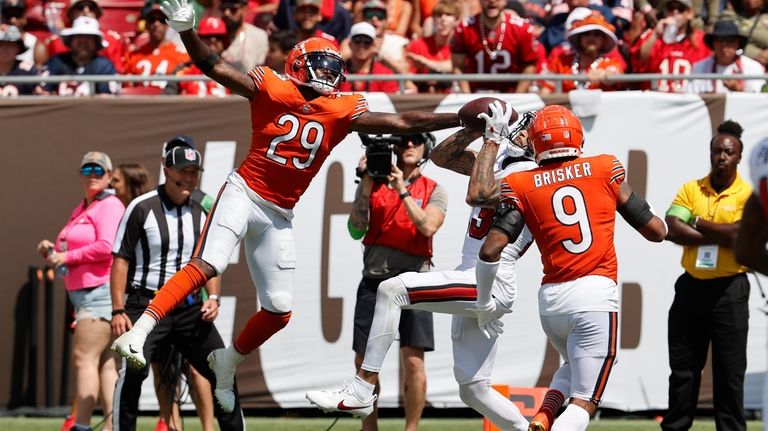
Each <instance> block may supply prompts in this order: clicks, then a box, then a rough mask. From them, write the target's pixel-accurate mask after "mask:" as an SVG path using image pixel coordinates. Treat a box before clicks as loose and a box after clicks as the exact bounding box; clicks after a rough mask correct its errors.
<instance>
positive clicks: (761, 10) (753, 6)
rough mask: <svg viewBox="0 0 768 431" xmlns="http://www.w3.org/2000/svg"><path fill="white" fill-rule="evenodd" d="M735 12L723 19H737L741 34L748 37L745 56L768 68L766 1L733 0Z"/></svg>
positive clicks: (729, 11)
mask: <svg viewBox="0 0 768 431" xmlns="http://www.w3.org/2000/svg"><path fill="white" fill-rule="evenodd" d="M731 3H732V5H733V10H726V11H724V12H723V14H722V16H723V18H732V19H735V20H736V22H737V23H738V24H739V29H740V30H741V34H743V35H744V36H746V37H747V46H746V47H744V55H746V56H747V57H749V58H751V59H754V60H756V61H757V62H758V63H760V64H762V65H763V66H764V67H768V11H766V4H765V0H731Z"/></svg>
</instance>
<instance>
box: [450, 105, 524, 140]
mask: <svg viewBox="0 0 768 431" xmlns="http://www.w3.org/2000/svg"><path fill="white" fill-rule="evenodd" d="M495 101H499V102H501V103H504V101H503V100H501V99H497V98H496V97H481V98H479V99H475V100H472V101H470V102H467V103H466V104H465V105H464V106H462V107H461V109H459V118H460V119H461V122H462V124H464V126H465V127H468V128H470V129H472V130H477V131H478V132H482V131H484V130H485V120H481V119H480V118H477V116H478V115H479V114H481V113H483V112H485V113H486V114H488V115H491V110H490V108H489V107H488V106H489V105H490V104H491V103H493V102H495ZM517 117H518V115H517V111H515V110H514V109H513V110H512V117H511V118H510V119H509V124H513V123H514V122H515V121H517Z"/></svg>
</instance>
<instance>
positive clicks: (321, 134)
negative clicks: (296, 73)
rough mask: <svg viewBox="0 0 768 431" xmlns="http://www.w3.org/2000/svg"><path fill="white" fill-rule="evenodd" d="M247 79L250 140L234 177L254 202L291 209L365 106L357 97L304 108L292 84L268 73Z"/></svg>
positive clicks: (258, 71) (260, 70)
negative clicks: (252, 85)
mask: <svg viewBox="0 0 768 431" xmlns="http://www.w3.org/2000/svg"><path fill="white" fill-rule="evenodd" d="M248 75H249V76H250V77H251V79H253V82H254V83H255V84H256V90H257V91H256V94H255V95H254V96H253V99H252V100H251V102H250V103H251V125H252V129H253V130H252V133H253V135H252V138H251V148H250V149H249V150H248V155H247V156H246V158H245V160H244V161H243V163H242V164H241V165H240V167H239V168H238V169H237V172H238V173H239V174H240V176H242V177H243V179H244V180H245V182H246V183H247V184H248V186H249V187H250V188H251V189H252V190H253V191H255V192H256V193H258V194H259V196H261V197H262V198H264V199H265V200H267V201H269V202H272V203H274V204H276V205H278V206H280V207H281V208H286V209H291V208H293V207H294V206H295V205H296V202H297V201H298V200H299V198H300V197H301V195H302V194H303V193H304V191H305V190H306V189H307V187H309V183H310V181H312V178H314V176H315V175H316V174H317V172H318V171H319V170H320V167H321V166H322V165H323V162H324V161H325V159H326V158H327V157H328V155H329V154H330V152H331V150H332V149H333V148H334V147H335V146H336V145H338V144H339V142H341V141H342V140H343V139H344V138H345V137H346V136H347V134H348V133H349V126H350V124H352V121H354V120H355V119H356V118H357V117H358V116H360V114H362V113H364V112H366V111H368V103H367V102H366V101H365V98H364V97H363V96H362V95H361V94H357V93H333V94H331V95H329V96H319V97H317V98H316V99H314V100H312V101H309V102H307V101H305V99H304V97H303V96H302V95H301V93H300V92H299V90H298V88H296V85H295V84H294V83H293V82H291V81H290V80H289V79H288V78H285V77H284V76H282V75H278V74H277V73H276V72H274V71H273V70H272V69H270V68H269V67H266V66H260V67H256V68H254V69H253V70H251V71H250V72H249V73H248Z"/></svg>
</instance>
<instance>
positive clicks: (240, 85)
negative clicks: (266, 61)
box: [160, 0, 256, 99]
mask: <svg viewBox="0 0 768 431" xmlns="http://www.w3.org/2000/svg"><path fill="white" fill-rule="evenodd" d="M160 10H162V11H163V13H164V14H165V16H166V17H167V18H168V25H170V26H171V28H173V29H174V30H176V32H177V33H179V35H180V36H181V41H182V42H184V47H185V48H187V53H188V54H189V57H190V58H191V59H192V61H193V62H194V63H195V65H196V66H197V67H198V68H200V70H201V71H202V72H203V73H204V74H206V75H207V76H209V77H210V78H211V79H213V80H214V81H216V82H218V83H219V84H221V85H223V86H225V87H227V88H229V89H230V91H232V92H233V93H235V94H239V95H241V96H244V97H247V98H249V99H250V98H251V97H253V95H254V93H255V92H256V84H254V83H253V81H252V80H251V78H249V77H248V76H247V75H244V74H242V73H241V72H240V71H239V70H237V69H235V68H234V67H232V66H230V65H229V64H227V62H225V61H223V60H222V59H221V58H219V56H218V55H216V54H214V53H213V51H211V49H210V48H209V47H208V45H206V44H205V43H203V41H202V40H200V38H199V37H197V34H196V33H195V31H194V30H193V27H194V26H195V12H194V11H193V10H192V6H190V5H189V4H188V3H187V0H163V1H162V3H161V5H160Z"/></svg>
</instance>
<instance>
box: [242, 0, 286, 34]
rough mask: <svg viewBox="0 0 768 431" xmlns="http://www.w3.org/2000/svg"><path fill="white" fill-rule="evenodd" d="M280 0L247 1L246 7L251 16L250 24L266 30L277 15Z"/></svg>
mask: <svg viewBox="0 0 768 431" xmlns="http://www.w3.org/2000/svg"><path fill="white" fill-rule="evenodd" d="M279 5H280V0H249V1H248V4H247V5H246V7H247V8H248V11H250V12H251V13H252V14H253V21H252V24H253V25H255V26H256V27H259V28H261V29H264V30H266V29H267V28H268V27H269V25H270V24H271V23H272V20H273V19H274V17H275V14H276V13H277V8H278V6H279Z"/></svg>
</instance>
